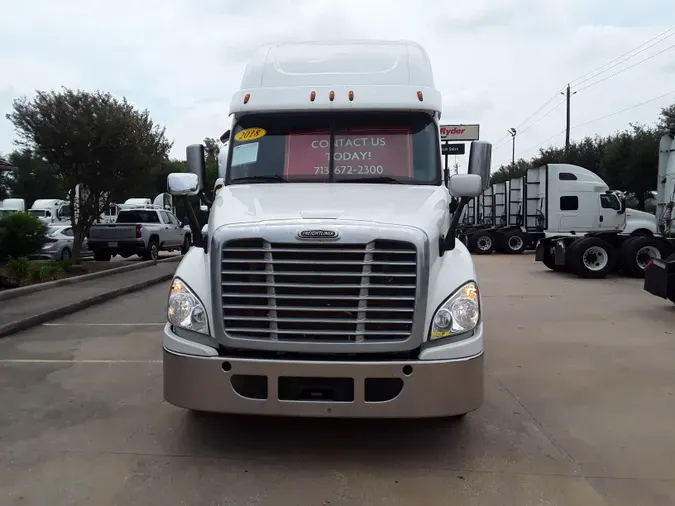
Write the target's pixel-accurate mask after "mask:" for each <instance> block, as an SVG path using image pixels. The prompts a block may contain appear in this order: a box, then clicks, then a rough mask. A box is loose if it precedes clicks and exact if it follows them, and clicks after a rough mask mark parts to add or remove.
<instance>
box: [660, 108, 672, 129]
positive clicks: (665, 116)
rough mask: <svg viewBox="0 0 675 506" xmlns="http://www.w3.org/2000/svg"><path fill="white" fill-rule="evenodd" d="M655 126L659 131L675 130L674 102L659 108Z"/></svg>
mask: <svg viewBox="0 0 675 506" xmlns="http://www.w3.org/2000/svg"><path fill="white" fill-rule="evenodd" d="M657 128H658V129H659V130H660V131H661V132H672V131H673V130H675V104H673V105H671V106H669V107H664V108H663V109H661V114H660V115H659V122H658V125H657Z"/></svg>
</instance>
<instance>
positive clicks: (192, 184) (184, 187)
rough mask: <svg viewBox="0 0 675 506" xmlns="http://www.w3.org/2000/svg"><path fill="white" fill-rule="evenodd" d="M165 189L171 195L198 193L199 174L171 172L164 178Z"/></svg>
mask: <svg viewBox="0 0 675 506" xmlns="http://www.w3.org/2000/svg"><path fill="white" fill-rule="evenodd" d="M166 182H167V184H166V186H167V190H168V191H169V193H170V194H171V195H184V196H190V195H198V194H199V176H197V174H190V173H185V172H172V173H171V174H169V177H167V178H166Z"/></svg>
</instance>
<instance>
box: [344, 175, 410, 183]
mask: <svg viewBox="0 0 675 506" xmlns="http://www.w3.org/2000/svg"><path fill="white" fill-rule="evenodd" d="M335 182H336V183H392V184H403V183H402V182H401V181H399V180H398V179H396V178H393V177H390V176H374V177H350V178H349V179H338V180H336V181H335Z"/></svg>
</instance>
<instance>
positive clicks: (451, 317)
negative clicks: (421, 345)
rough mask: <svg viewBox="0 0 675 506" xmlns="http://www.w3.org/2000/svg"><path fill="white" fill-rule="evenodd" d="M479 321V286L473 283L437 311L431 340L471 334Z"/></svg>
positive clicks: (457, 292) (432, 324)
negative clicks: (466, 333)
mask: <svg viewBox="0 0 675 506" xmlns="http://www.w3.org/2000/svg"><path fill="white" fill-rule="evenodd" d="M479 321H480V300H479V297H478V286H477V285H476V283H474V282H473V281H471V282H469V283H467V284H465V285H464V286H462V287H461V288H460V289H459V290H457V291H456V292H455V293H453V294H452V295H451V296H450V297H448V299H447V300H446V301H445V302H444V303H443V304H441V305H440V306H439V308H438V309H437V310H436V313H434V319H433V321H432V323H431V336H430V337H429V339H430V340H434V339H441V338H444V337H449V336H453V335H457V334H464V333H465V332H470V331H471V330H473V329H474V328H475V327H476V325H478V322H479Z"/></svg>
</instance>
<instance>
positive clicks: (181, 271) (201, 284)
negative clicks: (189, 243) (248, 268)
mask: <svg viewBox="0 0 675 506" xmlns="http://www.w3.org/2000/svg"><path fill="white" fill-rule="evenodd" d="M174 278H180V279H181V280H183V282H184V283H185V284H186V285H187V286H188V288H189V289H190V290H191V291H192V293H194V294H195V295H196V296H197V297H198V298H199V300H200V301H201V302H202V304H203V305H204V309H206V314H207V316H208V321H209V330H210V332H211V335H213V324H214V315H213V311H212V306H213V304H212V300H211V280H210V277H209V255H205V254H204V250H203V249H201V248H192V249H190V250H189V251H188V252H187V253H186V254H185V256H184V257H183V260H181V262H180V264H178V268H177V269H176V273H175V274H174Z"/></svg>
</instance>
